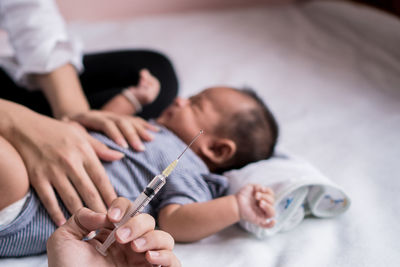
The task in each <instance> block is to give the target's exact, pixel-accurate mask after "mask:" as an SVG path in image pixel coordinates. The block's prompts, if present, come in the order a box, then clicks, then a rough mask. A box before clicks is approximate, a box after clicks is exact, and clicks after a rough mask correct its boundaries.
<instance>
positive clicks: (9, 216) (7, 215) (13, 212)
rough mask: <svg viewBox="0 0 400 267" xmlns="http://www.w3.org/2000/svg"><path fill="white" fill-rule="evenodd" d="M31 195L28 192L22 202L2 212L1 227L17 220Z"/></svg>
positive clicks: (0, 213)
mask: <svg viewBox="0 0 400 267" xmlns="http://www.w3.org/2000/svg"><path fill="white" fill-rule="evenodd" d="M30 194H31V193H30V192H28V193H27V194H26V195H25V196H24V197H23V198H21V199H20V200H18V201H16V202H14V203H12V204H11V205H9V206H7V207H5V208H4V209H2V210H0V226H3V225H7V224H9V223H11V222H12V221H14V220H15V218H17V216H18V215H19V213H20V212H21V210H22V208H23V207H24V204H25V202H26V200H27V198H28V197H29V196H30Z"/></svg>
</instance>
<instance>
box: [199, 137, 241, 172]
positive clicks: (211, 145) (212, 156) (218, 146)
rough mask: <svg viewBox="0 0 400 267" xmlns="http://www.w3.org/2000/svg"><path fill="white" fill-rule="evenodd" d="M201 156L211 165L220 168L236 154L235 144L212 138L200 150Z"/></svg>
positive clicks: (224, 139)
mask: <svg viewBox="0 0 400 267" xmlns="http://www.w3.org/2000/svg"><path fill="white" fill-rule="evenodd" d="M200 150H201V152H202V154H203V155H204V156H205V157H206V158H207V160H208V161H209V162H211V163H212V164H213V165H215V166H218V167H222V166H223V165H224V163H226V162H227V161H229V160H230V159H231V158H232V157H233V156H234V155H235V153H236V144H235V142H234V141H233V140H231V139H228V138H217V137H215V138H212V139H210V140H209V141H208V142H207V144H206V145H204V146H202V147H201V148H200Z"/></svg>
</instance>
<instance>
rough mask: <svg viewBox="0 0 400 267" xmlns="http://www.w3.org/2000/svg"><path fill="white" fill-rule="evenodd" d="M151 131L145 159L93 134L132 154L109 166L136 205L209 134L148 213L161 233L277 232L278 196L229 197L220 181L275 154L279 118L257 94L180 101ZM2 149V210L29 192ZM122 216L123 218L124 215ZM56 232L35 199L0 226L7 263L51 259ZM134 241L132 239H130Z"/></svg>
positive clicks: (225, 92) (247, 192) (213, 93)
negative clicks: (243, 223) (6, 201)
mask: <svg viewBox="0 0 400 267" xmlns="http://www.w3.org/2000/svg"><path fill="white" fill-rule="evenodd" d="M119 101H123V100H122V99H120V100H119ZM128 104H129V103H128ZM152 123H153V124H154V125H155V126H157V127H159V131H158V132H155V133H154V139H153V141H151V142H147V143H145V150H144V151H141V152H135V151H134V150H132V149H129V148H128V149H126V148H122V147H120V146H118V145H117V144H115V143H114V142H113V141H111V140H110V139H108V138H107V137H106V136H104V135H101V134H98V133H94V134H93V135H94V136H95V137H96V138H98V139H99V140H100V141H102V142H103V143H105V144H106V145H108V146H109V147H111V148H112V149H115V150H118V151H120V152H122V153H124V154H125V157H124V158H123V159H121V160H119V161H114V162H111V163H104V167H105V169H106V171H107V174H108V176H109V178H110V181H111V183H112V184H113V186H114V187H115V190H116V192H117V194H118V195H120V196H123V197H126V198H128V199H130V200H132V201H133V200H134V199H135V198H136V197H137V196H138V195H139V194H140V192H141V191H142V190H143V189H144V188H145V186H146V185H147V183H148V182H149V181H150V180H151V179H152V178H153V177H154V176H155V175H157V174H159V173H160V172H161V171H162V170H163V169H164V168H165V167H166V166H168V164H169V163H171V162H172V161H173V160H175V159H176V157H177V156H178V155H179V154H180V153H181V152H182V151H183V150H184V148H185V147H186V144H188V143H189V142H190V141H191V139H192V138H193V137H194V136H195V135H196V134H197V133H198V132H199V130H200V129H203V130H204V132H205V134H204V135H202V136H201V137H200V138H199V139H198V140H197V141H196V142H195V143H194V144H193V146H192V148H191V149H190V150H188V151H187V152H186V154H185V155H184V156H183V157H182V158H181V160H180V163H179V165H178V167H177V168H176V169H175V170H174V172H172V174H171V175H170V176H169V178H168V179H167V183H166V185H165V186H164V187H163V188H162V190H161V191H160V192H159V194H158V195H157V196H156V197H155V198H154V199H153V200H152V202H150V204H149V205H148V206H147V207H146V209H145V212H148V213H150V214H152V215H153V216H155V217H156V218H157V220H158V225H159V227H160V228H161V229H162V230H164V231H167V232H169V233H170V234H171V235H172V236H173V237H174V238H175V240H176V241H178V242H192V241H196V240H200V239H202V238H204V237H207V236H209V235H212V234H214V233H216V232H218V231H220V230H222V229H224V228H226V227H228V226H230V225H232V224H234V223H237V222H238V221H239V220H247V221H250V222H252V223H255V224H258V225H260V226H262V227H272V226H273V225H274V221H273V220H270V218H272V217H273V216H274V208H273V204H274V196H273V192H272V191H271V190H270V189H269V188H264V187H262V186H258V185H247V186H245V187H243V188H242V189H241V190H240V191H239V192H238V193H237V194H236V195H228V196H226V195H225V193H226V190H227V187H228V181H227V178H225V177H224V176H221V175H220V174H219V173H222V172H223V171H225V170H229V169H233V168H240V167H242V166H244V165H246V164H248V163H250V162H254V161H258V160H261V159H266V158H268V157H270V156H271V155H272V153H273V150H274V146H275V144H276V140H277V135H278V127H277V124H276V122H275V119H274V117H273V115H272V113H271V112H270V111H269V110H268V108H267V107H266V106H265V105H264V104H263V103H262V101H261V100H260V99H259V98H258V97H257V96H256V95H255V94H254V93H252V92H251V91H246V90H237V89H234V88H229V87H213V88H209V89H206V90H204V91H202V92H201V93H199V94H197V95H195V96H192V97H191V98H189V99H183V98H177V99H176V100H175V101H174V103H173V104H172V105H171V106H170V107H168V108H167V109H166V110H165V111H164V112H163V113H162V114H161V116H160V117H159V118H157V119H156V120H155V121H152ZM0 141H1V142H0V150H2V151H5V152H4V153H6V154H7V157H8V159H9V160H10V163H11V164H2V165H0V182H1V187H0V188H2V189H0V191H4V192H0V203H1V200H2V198H4V197H6V196H7V194H8V196H10V194H11V195H12V194H20V195H22V196H23V195H25V194H26V193H27V192H28V191H29V188H28V182H27V179H28V178H27V176H26V171H25V167H24V165H23V162H22V160H20V158H19V156H18V154H17V152H16V151H15V150H14V149H13V148H12V147H11V145H10V144H9V143H7V142H6V141H5V140H4V139H2V138H1V137H0ZM3 148H4V150H3ZM13 157H14V158H15V160H13V159H12V158H13ZM5 174H6V175H5ZM16 175H17V176H18V177H15V176H16ZM21 179H22V180H23V181H22V182H21V183H20V184H21V185H25V184H26V185H27V186H26V187H24V186H20V187H19V188H22V191H24V192H7V194H6V191H7V190H5V189H4V188H9V187H8V186H7V183H15V182H16V180H21ZM20 190H21V189H20ZM3 193H4V194H3ZM64 210H65V209H64ZM65 213H66V214H67V212H65ZM115 214H116V215H117V216H118V210H116V211H115ZM119 216H122V214H119ZM55 228H56V226H55V224H54V223H53V222H52V221H51V219H50V217H49V215H48V214H47V213H46V211H45V209H44V208H43V206H42V204H41V203H40V201H39V200H38V198H37V196H36V194H35V193H34V192H33V191H31V194H30V195H29V196H28V198H27V200H26V202H25V204H24V207H23V209H22V211H21V212H20V214H19V215H18V217H17V218H16V219H15V220H14V221H13V222H11V223H9V224H7V225H2V226H0V256H3V257H4V256H24V255H32V254H37V253H41V252H44V251H45V250H46V247H45V244H46V240H47V238H48V237H49V236H50V235H51V233H52V232H53V231H54V230H55ZM129 234H130V233H129V232H126V236H127V237H128V236H129Z"/></svg>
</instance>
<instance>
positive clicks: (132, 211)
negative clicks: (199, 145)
mask: <svg viewBox="0 0 400 267" xmlns="http://www.w3.org/2000/svg"><path fill="white" fill-rule="evenodd" d="M202 133H203V130H200V132H199V133H198V134H197V135H196V136H195V138H193V140H192V141H191V142H190V144H189V145H188V146H186V148H185V150H184V151H183V152H182V153H181V154H180V155H179V157H178V158H177V159H176V160H174V161H173V162H172V163H171V164H170V165H169V166H168V167H167V168H165V170H164V171H163V172H162V173H161V174H159V175H157V176H155V177H154V178H153V180H151V182H150V183H149V184H148V185H147V186H146V188H145V189H144V190H143V192H142V193H141V194H140V195H139V197H138V198H136V199H135V201H134V202H133V203H132V205H131V207H130V208H129V210H128V212H127V213H126V214H125V215H124V217H123V218H122V219H121V221H120V222H118V223H116V224H115V228H114V230H113V231H112V232H111V233H110V235H109V236H108V237H107V239H106V240H105V241H104V243H103V244H99V245H97V246H96V249H97V250H98V251H99V252H100V253H101V254H102V255H104V256H106V255H107V252H106V251H107V249H108V248H109V247H110V246H111V244H112V243H114V242H115V232H116V231H117V229H118V228H119V226H120V225H123V224H125V223H126V222H127V221H128V220H129V219H130V218H131V217H133V216H135V215H136V214H138V213H139V212H141V211H142V210H143V209H144V208H145V207H146V206H147V204H149V202H150V201H151V200H152V199H153V197H154V196H155V195H156V194H157V193H158V191H160V189H161V188H162V187H163V186H164V184H165V183H166V178H167V177H168V176H169V175H170V174H171V172H172V171H173V170H174V169H175V167H176V165H177V164H178V161H179V159H180V158H181V157H182V155H183V154H184V153H185V152H186V150H187V149H188V148H189V147H190V146H191V145H192V144H193V143H194V141H196V139H197V138H198V137H199V136H200V135H201V134H202Z"/></svg>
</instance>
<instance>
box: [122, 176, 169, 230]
mask: <svg viewBox="0 0 400 267" xmlns="http://www.w3.org/2000/svg"><path fill="white" fill-rule="evenodd" d="M165 183H166V177H165V176H164V175H162V174H159V175H157V176H155V177H154V178H153V180H151V182H150V183H149V184H148V185H147V186H146V188H145V189H144V190H143V192H142V193H141V194H140V195H139V196H138V197H137V198H136V199H135V201H134V202H133V203H132V205H131V207H130V208H129V210H128V212H127V213H125V215H124V217H123V218H122V220H121V221H120V222H118V223H116V224H115V226H116V227H119V226H120V225H122V224H124V223H126V222H127V221H128V220H129V218H131V217H133V216H135V215H136V214H138V213H139V212H142V210H143V209H144V208H145V207H146V206H147V204H149V202H150V201H151V200H152V199H153V197H154V196H155V195H156V194H157V193H158V191H160V189H161V188H162V187H163V186H164V185H165Z"/></svg>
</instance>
